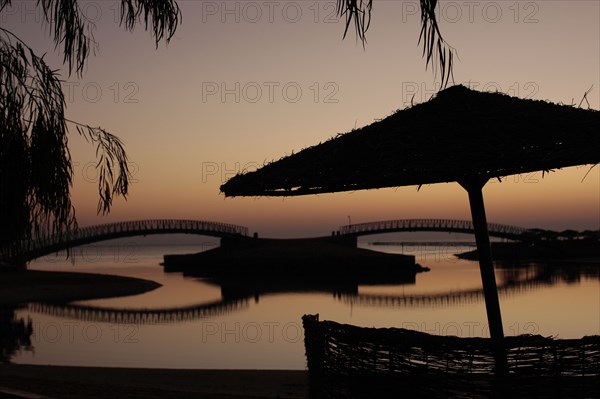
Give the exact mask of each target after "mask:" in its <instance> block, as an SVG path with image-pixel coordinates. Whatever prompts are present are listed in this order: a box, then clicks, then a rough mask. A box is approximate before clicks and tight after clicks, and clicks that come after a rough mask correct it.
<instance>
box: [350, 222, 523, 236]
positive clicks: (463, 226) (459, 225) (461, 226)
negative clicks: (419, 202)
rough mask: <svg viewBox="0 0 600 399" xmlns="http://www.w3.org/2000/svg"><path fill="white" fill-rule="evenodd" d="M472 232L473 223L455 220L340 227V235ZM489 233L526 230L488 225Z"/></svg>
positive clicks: (514, 233) (519, 232)
mask: <svg viewBox="0 0 600 399" xmlns="http://www.w3.org/2000/svg"><path fill="white" fill-rule="evenodd" d="M426 229H431V230H469V231H471V230H474V227H473V222H471V221H470V220H456V219H397V220H380V221H376V222H368V223H358V224H350V225H346V226H341V227H340V234H361V233H368V232H378V231H381V232H384V231H394V230H398V231H401V230H406V231H408V230H426ZM488 230H489V231H490V232H491V233H499V234H506V235H514V236H518V235H521V234H523V233H524V232H526V231H527V229H524V228H521V227H517V226H510V225H506V224H500V223H488Z"/></svg>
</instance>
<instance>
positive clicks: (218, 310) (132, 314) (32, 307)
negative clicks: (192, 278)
mask: <svg viewBox="0 0 600 399" xmlns="http://www.w3.org/2000/svg"><path fill="white" fill-rule="evenodd" d="M249 301H250V299H249V298H239V299H234V300H222V301H215V302H211V303H207V304H201V305H193V306H188V307H179V308H171V309H167V308H165V309H114V308H103V307H96V306H85V305H75V304H60V305H58V304H51V303H30V304H28V306H27V309H28V310H29V311H31V312H35V313H42V314H45V315H49V316H54V317H61V318H65V319H75V320H80V321H91V322H97V323H111V324H138V325H145V324H174V323H184V322H189V321H194V320H199V319H205V318H210V317H217V316H222V315H226V314H229V313H233V312H237V311H240V310H242V309H245V308H247V307H248V304H249Z"/></svg>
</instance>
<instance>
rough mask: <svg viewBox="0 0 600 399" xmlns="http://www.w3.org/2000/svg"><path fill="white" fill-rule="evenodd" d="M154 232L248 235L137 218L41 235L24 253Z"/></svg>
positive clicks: (228, 228)
mask: <svg viewBox="0 0 600 399" xmlns="http://www.w3.org/2000/svg"><path fill="white" fill-rule="evenodd" d="M152 234H196V235H204V236H212V237H221V238H223V237H246V236H247V235H248V228H247V227H243V226H236V225H233V224H227V223H218V222H209V221H205V220H181V219H155V220H135V221H126V222H118V223H108V224H101V225H97V226H89V227H82V228H79V229H77V230H76V231H75V232H74V233H72V234H63V235H59V236H57V237H50V236H49V237H46V238H39V239H37V240H35V241H32V242H31V243H30V245H29V249H28V251H27V252H26V253H25V254H24V256H23V257H24V259H25V260H26V261H29V260H32V259H35V258H39V257H40V256H44V255H48V254H51V253H54V252H59V251H62V250H65V249H69V248H72V247H77V246H80V245H85V244H91V243H94V242H98V241H104V240H112V239H115V238H124V237H134V236H146V235H152Z"/></svg>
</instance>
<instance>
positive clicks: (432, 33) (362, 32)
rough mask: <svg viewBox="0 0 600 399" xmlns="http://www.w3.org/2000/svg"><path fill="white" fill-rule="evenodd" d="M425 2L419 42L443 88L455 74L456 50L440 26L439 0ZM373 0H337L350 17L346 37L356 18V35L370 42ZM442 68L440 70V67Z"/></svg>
mask: <svg viewBox="0 0 600 399" xmlns="http://www.w3.org/2000/svg"><path fill="white" fill-rule="evenodd" d="M420 3H421V33H420V35H419V44H422V45H423V57H424V58H425V60H426V62H425V66H426V67H429V65H431V66H432V67H433V69H434V74H435V75H437V74H438V72H439V76H440V79H441V86H442V88H444V87H446V86H447V85H448V83H450V81H451V80H454V76H453V61H454V53H455V50H454V48H452V46H450V45H449V44H448V43H447V42H446V41H445V40H444V38H443V37H442V33H441V32H440V28H439V26H438V22H437V17H436V13H435V8H436V6H437V0H420ZM372 10H373V0H337V12H338V15H339V16H340V17H343V18H344V19H345V20H346V28H345V30H344V37H346V35H347V33H348V30H349V28H350V25H352V22H353V21H354V28H355V30H356V36H357V37H358V38H359V39H360V40H361V41H362V42H363V45H364V44H365V42H366V39H367V37H366V33H367V30H368V29H369V26H370V24H371V11H372ZM437 68H439V70H438V69H437Z"/></svg>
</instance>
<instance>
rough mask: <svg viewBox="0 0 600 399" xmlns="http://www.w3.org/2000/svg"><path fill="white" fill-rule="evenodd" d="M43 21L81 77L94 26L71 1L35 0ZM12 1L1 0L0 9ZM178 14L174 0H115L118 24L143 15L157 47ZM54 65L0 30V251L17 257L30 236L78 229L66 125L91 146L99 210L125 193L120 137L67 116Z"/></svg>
mask: <svg viewBox="0 0 600 399" xmlns="http://www.w3.org/2000/svg"><path fill="white" fill-rule="evenodd" d="M36 4H37V6H38V7H39V8H40V9H41V10H42V15H43V19H42V20H43V23H44V24H46V25H47V26H49V27H50V29H49V32H50V36H51V38H52V39H53V41H54V44H55V46H56V47H57V48H58V47H61V51H62V53H63V55H64V59H63V62H64V63H65V64H67V65H68V68H69V74H71V73H73V72H74V71H75V72H76V73H77V75H78V76H81V74H82V72H83V69H84V66H85V63H86V60H87V58H88V56H89V54H90V53H91V52H92V53H93V52H94V50H95V45H96V42H95V41H94V37H93V34H92V29H93V24H92V23H91V22H90V21H88V20H87V19H86V18H85V17H84V16H83V15H82V11H81V9H80V8H79V5H78V2H77V1H74V0H73V1H63V0H37V3H36ZM10 5H11V0H0V13H1V12H3V11H5V10H6V9H7V7H8V6H10ZM180 20H181V13H180V10H179V7H178V5H177V3H176V2H175V1H173V0H121V25H122V26H124V27H125V29H126V30H133V29H134V28H135V26H136V25H137V24H138V23H141V22H142V21H143V24H144V26H145V28H146V29H148V28H149V27H151V31H152V34H153V36H154V39H155V42H156V45H157V46H158V44H159V42H160V41H161V40H162V39H165V40H166V41H167V42H168V41H169V40H170V38H171V37H172V36H173V34H174V33H175V30H176V28H177V26H178V23H179V22H180ZM65 108H66V104H65V98H64V95H63V91H62V86H61V80H60V76H59V74H58V72H57V70H53V69H51V68H50V67H49V66H48V65H47V64H46V62H45V60H44V57H43V56H42V57H40V56H38V55H36V54H35V53H34V51H33V50H32V49H31V48H30V47H29V46H27V44H25V43H24V42H23V41H22V40H21V39H19V38H18V37H17V36H16V35H14V34H13V33H12V32H10V31H8V30H6V29H4V28H0V226H1V227H0V250H1V251H0V253H2V254H4V255H5V256H6V255H11V256H17V255H18V254H19V253H21V252H22V251H23V250H25V249H26V247H27V243H28V241H29V240H30V239H32V238H34V237H39V236H46V235H50V236H56V235H61V234H68V233H69V232H72V231H73V230H74V229H76V227H77V223H76V219H75V212H74V209H73V206H72V204H71V198H70V188H71V185H72V175H73V169H72V163H71V156H70V153H69V149H68V140H67V133H68V131H69V130H68V125H71V126H74V127H75V128H76V131H77V132H78V133H79V134H80V135H82V136H83V137H85V138H86V140H88V142H90V143H92V144H93V145H95V146H96V155H97V157H98V163H97V168H98V173H99V182H98V192H99V196H100V199H99V201H98V212H99V213H107V212H109V211H110V207H111V205H112V199H113V197H114V196H115V195H122V196H126V195H127V191H128V185H129V178H130V174H129V170H128V168H127V155H126V153H125V150H124V148H123V145H122V142H121V141H120V140H119V139H118V138H117V137H116V136H114V135H112V134H111V133H109V132H107V131H106V130H104V129H103V128H101V127H92V126H90V125H86V124H81V123H78V122H74V121H71V120H69V119H67V118H66V116H65Z"/></svg>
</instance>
